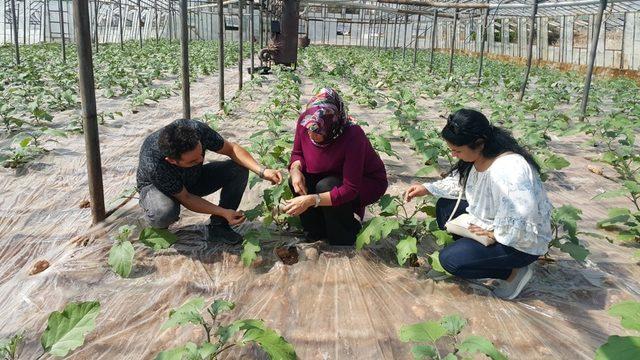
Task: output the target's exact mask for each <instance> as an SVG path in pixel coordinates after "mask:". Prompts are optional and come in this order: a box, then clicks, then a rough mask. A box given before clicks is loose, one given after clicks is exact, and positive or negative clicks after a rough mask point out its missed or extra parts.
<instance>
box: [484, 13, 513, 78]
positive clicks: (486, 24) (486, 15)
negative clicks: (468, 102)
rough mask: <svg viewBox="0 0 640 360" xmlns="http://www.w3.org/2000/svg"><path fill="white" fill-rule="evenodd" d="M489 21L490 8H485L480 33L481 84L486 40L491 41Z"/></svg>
mask: <svg viewBox="0 0 640 360" xmlns="http://www.w3.org/2000/svg"><path fill="white" fill-rule="evenodd" d="M488 22H489V9H485V11H484V19H483V20H482V31H481V33H480V66H479V67H478V85H480V82H481V81H482V67H483V65H484V41H485V40H487V41H489V39H488V38H487V27H488ZM518 39H519V38H518Z"/></svg>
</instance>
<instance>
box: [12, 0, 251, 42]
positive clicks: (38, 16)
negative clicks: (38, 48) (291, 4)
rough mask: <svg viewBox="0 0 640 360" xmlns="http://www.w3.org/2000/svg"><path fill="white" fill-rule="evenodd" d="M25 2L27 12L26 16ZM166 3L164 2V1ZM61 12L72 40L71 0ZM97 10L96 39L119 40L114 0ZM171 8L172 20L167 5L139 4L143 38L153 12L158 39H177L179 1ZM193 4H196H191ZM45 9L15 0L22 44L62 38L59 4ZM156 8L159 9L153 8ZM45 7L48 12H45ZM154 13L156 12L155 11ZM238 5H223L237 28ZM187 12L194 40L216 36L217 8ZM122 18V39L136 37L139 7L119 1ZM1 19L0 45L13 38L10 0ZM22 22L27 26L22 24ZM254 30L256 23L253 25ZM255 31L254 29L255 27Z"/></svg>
mask: <svg viewBox="0 0 640 360" xmlns="http://www.w3.org/2000/svg"><path fill="white" fill-rule="evenodd" d="M25 3H26V8H27V9H29V10H28V11H27V15H29V16H25V12H24V10H25ZM154 3H157V4H161V3H162V1H154ZM165 3H166V1H165ZM61 4H62V12H63V18H64V32H65V39H67V40H71V41H74V36H75V32H74V25H73V16H72V12H71V1H62V2H61ZM94 4H95V2H90V3H89V11H90V13H91V17H90V19H89V21H90V22H91V26H90V28H91V32H92V36H93V35H94V34H95V32H94V31H95V25H94V23H93V22H94V19H95V15H94V14H95V7H94ZM99 4H100V5H99V9H98V34H99V36H98V40H99V42H100V43H101V44H102V43H115V42H118V41H119V40H120V35H119V16H118V14H119V9H118V4H117V3H99ZM172 4H173V7H174V8H173V10H172V12H171V15H172V16H171V20H169V14H168V11H167V9H168V4H165V5H164V6H160V5H158V7H157V8H155V7H152V6H145V5H144V4H143V5H142V8H143V9H142V14H141V19H142V37H143V39H155V36H156V23H155V19H156V15H157V18H158V35H159V37H160V38H169V36H170V33H171V35H172V38H173V39H177V38H178V36H179V33H180V26H179V25H180V13H179V9H178V8H177V5H178V3H177V2H176V1H173V2H172ZM193 4H194V5H196V3H195V2H194V3H193ZM47 7H48V8H45V2H42V1H35V0H25V1H16V17H17V18H18V42H19V43H20V44H22V45H26V44H35V43H40V42H45V41H46V42H51V41H54V42H59V41H61V37H62V34H61V29H60V17H59V16H60V15H59V14H60V11H59V9H60V5H59V2H58V1H57V0H52V1H49V2H48V3H47ZM156 9H158V10H157V11H156ZM47 10H48V11H47ZM156 12H157V14H156ZM237 12H238V8H237V5H236V6H225V23H226V24H225V25H227V26H228V27H233V26H236V27H237V23H238V17H237ZM189 13H190V29H191V36H192V37H193V39H194V40H212V39H217V38H218V30H217V29H218V20H217V19H218V17H217V10H216V8H200V9H194V10H192V11H190V12H189ZM122 17H123V39H124V41H127V40H136V39H138V27H136V26H135V24H136V23H137V22H138V7H137V5H136V4H134V3H131V2H129V3H128V2H123V4H122ZM0 18H1V19H3V22H2V25H0V41H1V43H2V44H10V43H12V39H13V24H12V17H11V3H10V1H9V0H2V6H0ZM243 18H244V23H245V24H248V23H249V15H248V14H245V15H244V16H243ZM254 20H255V23H256V24H258V22H259V20H260V18H259V13H258V9H257V8H256V13H255V16H254ZM25 23H27V25H26V26H25ZM170 24H171V31H169V25H170ZM256 29H257V25H256ZM243 32H244V35H245V39H248V37H249V33H250V29H249V27H248V26H245V30H244V31H243ZM256 32H257V30H256ZM225 37H226V39H229V40H233V41H237V40H238V34H237V30H229V29H228V30H226V31H225Z"/></svg>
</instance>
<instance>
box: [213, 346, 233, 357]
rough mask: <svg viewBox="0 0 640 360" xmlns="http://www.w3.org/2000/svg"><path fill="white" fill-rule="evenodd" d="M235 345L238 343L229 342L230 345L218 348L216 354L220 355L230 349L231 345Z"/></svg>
mask: <svg viewBox="0 0 640 360" xmlns="http://www.w3.org/2000/svg"><path fill="white" fill-rule="evenodd" d="M233 346H236V344H229V345H227V346H225V347H223V348H222V349H220V350H218V351H217V352H216V356H218V355H220V354H221V353H222V352H223V351H225V350H228V349H229V348H230V347H233Z"/></svg>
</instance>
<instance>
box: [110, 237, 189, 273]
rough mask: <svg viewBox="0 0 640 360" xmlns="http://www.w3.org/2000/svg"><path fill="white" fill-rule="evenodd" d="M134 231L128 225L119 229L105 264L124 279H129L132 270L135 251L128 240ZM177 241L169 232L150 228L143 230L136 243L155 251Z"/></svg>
mask: <svg viewBox="0 0 640 360" xmlns="http://www.w3.org/2000/svg"><path fill="white" fill-rule="evenodd" d="M134 229H135V226H130V225H123V226H121V227H119V228H118V233H117V234H116V236H115V239H114V244H113V245H112V246H111V250H110V251H109V260H108V261H107V263H108V264H109V266H111V270H113V272H115V273H116V274H118V275H120V276H121V277H124V278H126V277H129V275H130V274H131V270H132V269H133V259H134V257H135V249H134V247H133V244H132V243H131V241H129V239H130V238H131V235H132V233H133V230H134ZM177 240H178V238H177V237H176V235H174V234H173V233H171V232H170V231H169V230H167V229H155V228H151V227H148V228H145V229H143V230H142V231H141V232H140V236H139V237H138V241H140V242H141V243H143V244H144V245H146V246H147V247H149V248H151V249H153V250H155V251H158V250H163V249H167V248H169V247H170V246H171V245H173V244H174V243H175V242H176V241H177Z"/></svg>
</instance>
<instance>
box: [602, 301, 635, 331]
mask: <svg viewBox="0 0 640 360" xmlns="http://www.w3.org/2000/svg"><path fill="white" fill-rule="evenodd" d="M609 314H611V315H613V316H619V317H620V318H622V321H621V322H620V323H621V324H622V326H623V327H624V328H625V329H632V330H638V331H640V302H637V301H624V302H621V303H618V304H615V305H613V306H611V308H610V309H609Z"/></svg>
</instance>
